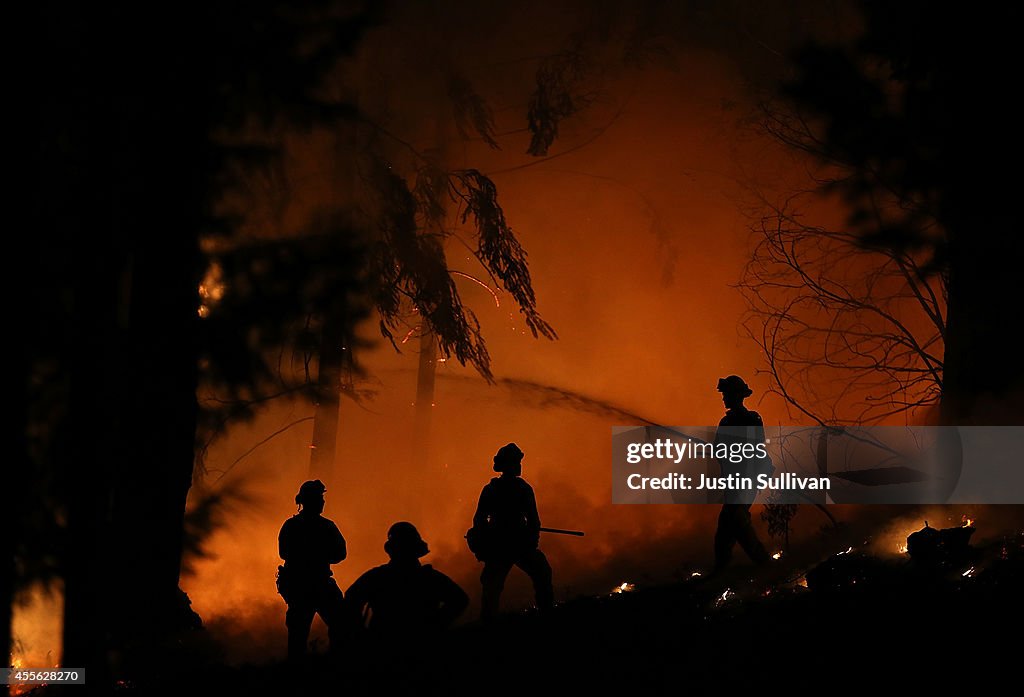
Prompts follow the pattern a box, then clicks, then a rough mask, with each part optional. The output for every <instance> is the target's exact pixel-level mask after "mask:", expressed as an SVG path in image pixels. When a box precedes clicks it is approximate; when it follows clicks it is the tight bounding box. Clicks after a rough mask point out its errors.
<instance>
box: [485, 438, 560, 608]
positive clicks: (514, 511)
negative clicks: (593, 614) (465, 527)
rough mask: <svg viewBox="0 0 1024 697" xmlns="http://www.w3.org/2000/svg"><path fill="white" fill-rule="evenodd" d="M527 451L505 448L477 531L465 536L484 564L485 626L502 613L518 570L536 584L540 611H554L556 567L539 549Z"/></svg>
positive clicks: (487, 488)
mask: <svg viewBox="0 0 1024 697" xmlns="http://www.w3.org/2000/svg"><path fill="white" fill-rule="evenodd" d="M522 462H523V451H522V450H520V449H519V447H518V446H517V445H516V444H515V443H509V444H508V445H505V446H503V447H502V448H501V449H500V450H498V453H497V454H496V455H495V456H494V471H495V472H499V473H500V474H501V476H500V477H495V478H494V479H492V480H491V481H490V482H489V483H488V484H487V485H486V486H485V487H484V488H483V491H481V492H480V502H479V504H478V505H477V509H476V515H474V516H473V527H472V528H471V529H470V530H469V532H468V533H467V534H466V539H467V541H468V542H469V547H470V550H471V551H472V552H473V553H474V554H475V555H476V558H477V559H479V560H480V561H482V562H484V570H483V573H481V574H480V583H481V584H482V585H483V598H482V602H481V618H482V619H483V620H484V621H485V622H486V621H489V620H492V619H494V617H495V616H496V615H497V614H498V607H499V602H500V600H501V591H502V590H503V589H504V587H505V579H506V577H507V576H508V572H509V571H511V570H512V567H513V566H518V567H519V568H520V569H522V570H523V571H524V572H526V574H527V575H528V576H529V577H530V580H531V581H533V589H534V593H535V594H536V602H537V608H538V609H539V610H541V611H547V610H550V609H551V608H552V607H554V604H555V598H554V590H553V588H552V585H551V565H550V564H548V560H547V557H545V556H544V553H543V552H541V551H540V549H538V545H539V543H540V515H539V514H538V513H537V499H536V497H535V496H534V493H533V487H531V486H530V485H529V484H527V483H526V481H524V480H523V479H522V477H520V475H521V474H522V471H523V467H522Z"/></svg>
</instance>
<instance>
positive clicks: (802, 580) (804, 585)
mask: <svg viewBox="0 0 1024 697" xmlns="http://www.w3.org/2000/svg"><path fill="white" fill-rule="evenodd" d="M796 585H798V586H800V587H801V588H807V577H806V576H801V577H800V578H798V579H797V581H796Z"/></svg>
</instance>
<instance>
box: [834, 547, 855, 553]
mask: <svg viewBox="0 0 1024 697" xmlns="http://www.w3.org/2000/svg"><path fill="white" fill-rule="evenodd" d="M852 551H853V547H847V548H846V549H845V550H844V551H842V552H837V555H839V554H849V553H850V552H852Z"/></svg>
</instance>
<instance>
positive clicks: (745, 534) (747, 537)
mask: <svg viewBox="0 0 1024 697" xmlns="http://www.w3.org/2000/svg"><path fill="white" fill-rule="evenodd" d="M718 391H719V392H721V393H722V402H723V403H724V404H725V408H726V410H727V411H726V412H725V416H724V417H722V420H721V422H719V424H718V431H717V432H716V433H715V446H716V450H717V446H718V444H719V443H725V444H729V445H731V444H734V443H751V444H754V445H757V444H758V443H764V422H763V421H761V415H760V414H758V413H757V412H756V411H751V410H750V409H747V408H746V407H745V406H744V405H743V400H744V399H746V398H747V397H749V396H750V395H752V394H753V390H751V389H750V387H749V386H748V385H747V383H746V382H744V381H743V378H741V377H740V376H738V375H730V376H729V377H727V378H721V379H720V380H719V381H718ZM770 462H771V461H770V460H768V462H767V463H762V462H760V461H759V460H757V459H756V458H750V459H747V460H745V461H743V462H740V463H732V462H730V461H729V460H728V459H720V460H719V463H720V465H721V467H722V476H723V477H724V476H728V475H730V474H734V475H737V476H744V477H746V476H751V474H752V470H751V468H752V467H757V466H763V467H771V464H770ZM756 497H757V490H756V489H754V490H734V489H727V490H726V492H725V502H724V503H723V504H722V511H721V513H719V515H718V529H717V530H716V531H715V572H719V571H722V570H723V569H724V568H725V567H726V566H727V565H728V564H729V560H730V559H731V558H732V548H733V546H734V545H735V544H737V543H739V545H740V547H742V548H743V551H744V552H746V553H747V556H749V557H750V559H751V561H753V562H754V563H755V564H763V563H765V562H767V561H768V558H769V556H768V552H767V551H766V550H765V548H764V545H762V544H761V540H759V539H758V538H757V533H756V532H755V531H754V526H753V525H751V522H750V507H751V505H753V503H754V499H755V498H756Z"/></svg>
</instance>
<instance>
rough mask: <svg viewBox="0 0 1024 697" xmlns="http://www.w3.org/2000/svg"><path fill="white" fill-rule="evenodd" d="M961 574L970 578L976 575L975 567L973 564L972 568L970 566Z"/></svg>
mask: <svg viewBox="0 0 1024 697" xmlns="http://www.w3.org/2000/svg"><path fill="white" fill-rule="evenodd" d="M960 575H961V576H963V577H964V578H970V577H971V576H973V575H974V567H973V566H972V567H971V568H969V569H968V570H967V571H965V572H963V573H962V574H960Z"/></svg>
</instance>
